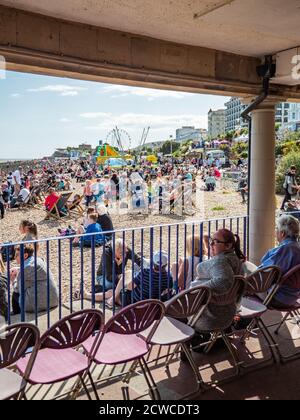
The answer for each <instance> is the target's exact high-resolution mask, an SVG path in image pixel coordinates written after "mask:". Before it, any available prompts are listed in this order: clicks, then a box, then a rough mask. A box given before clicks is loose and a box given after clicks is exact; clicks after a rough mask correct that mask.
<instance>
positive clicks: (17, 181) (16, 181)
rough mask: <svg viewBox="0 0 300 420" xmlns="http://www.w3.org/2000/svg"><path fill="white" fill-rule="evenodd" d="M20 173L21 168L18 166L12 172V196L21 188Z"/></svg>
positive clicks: (17, 193) (16, 194) (16, 195)
mask: <svg viewBox="0 0 300 420" xmlns="http://www.w3.org/2000/svg"><path fill="white" fill-rule="evenodd" d="M21 174H22V168H21V167H19V169H17V170H16V171H15V172H13V174H12V185H13V186H14V196H15V197H18V195H19V193H20V190H21V184H22V182H21Z"/></svg>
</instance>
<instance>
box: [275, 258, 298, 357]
mask: <svg viewBox="0 0 300 420" xmlns="http://www.w3.org/2000/svg"><path fill="white" fill-rule="evenodd" d="M283 285H285V286H289V287H291V288H292V289H295V290H299V294H300V265H298V266H297V267H294V268H293V269H292V270H290V271H289V272H288V273H287V274H285V275H284V276H283V277H282V278H281V280H280V282H279V283H278V286H277V287H276V288H275V289H274V291H273V293H272V296H271V299H270V300H269V302H268V309H269V310H272V311H277V312H281V313H282V312H283V313H285V316H284V317H283V319H282V321H281V323H280V325H279V326H278V328H277V329H276V330H275V331H274V333H275V334H276V335H278V334H279V331H280V329H281V327H282V325H283V324H284V323H285V322H286V321H287V319H288V318H289V316H291V317H292V318H293V319H294V320H295V321H296V324H297V325H296V327H295V328H294V330H293V332H292V338H293V339H294V340H296V339H299V338H300V319H299V313H298V312H299V310H300V298H299V299H298V301H297V302H296V304H295V305H294V306H286V307H285V306H284V305H280V307H279V306H278V307H276V305H275V304H274V302H272V298H273V297H274V296H275V295H276V293H277V292H278V290H279V289H280V287H282V286H283ZM272 339H273V343H274V346H275V348H276V350H277V353H278V356H279V359H280V362H281V363H284V362H288V361H291V360H294V359H297V358H298V357H299V356H300V352H297V353H295V354H293V355H283V354H282V352H281V351H280V348H279V345H278V343H277V342H276V340H275V339H274V338H273V336H272Z"/></svg>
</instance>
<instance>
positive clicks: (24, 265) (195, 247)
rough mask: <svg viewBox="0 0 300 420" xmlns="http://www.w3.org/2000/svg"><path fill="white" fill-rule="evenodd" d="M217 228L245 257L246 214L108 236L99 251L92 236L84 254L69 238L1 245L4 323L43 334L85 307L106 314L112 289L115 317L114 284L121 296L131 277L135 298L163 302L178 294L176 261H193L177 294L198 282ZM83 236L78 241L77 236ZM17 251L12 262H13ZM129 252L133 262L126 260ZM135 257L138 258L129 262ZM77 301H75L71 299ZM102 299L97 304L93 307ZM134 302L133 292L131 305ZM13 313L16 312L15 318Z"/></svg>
mask: <svg viewBox="0 0 300 420" xmlns="http://www.w3.org/2000/svg"><path fill="white" fill-rule="evenodd" d="M220 228H227V229H230V230H231V231H232V232H233V233H235V234H239V236H240V238H241V244H242V250H243V251H244V253H245V254H246V253H247V246H248V232H247V217H245V216H241V217H234V218H224V219H213V220H205V221H199V222H197V221H191V222H186V223H175V224H172V225H169V224H168V225H159V226H146V227H139V228H128V229H123V230H116V231H114V232H106V233H105V234H106V236H109V237H110V239H109V240H108V239H107V238H106V241H103V243H102V244H100V245H98V246H97V243H96V237H95V235H91V243H90V247H89V248H85V247H84V246H83V242H82V241H81V242H79V245H77V246H75V245H74V239H75V236H69V237H55V238H48V239H42V240H39V241H31V242H26V243H9V244H0V246H1V247H2V256H3V259H4V265H5V271H6V273H5V274H4V275H5V276H6V278H7V284H8V290H7V296H8V311H7V312H8V313H7V322H8V323H9V324H10V323H15V322H20V321H21V322H28V321H29V322H34V323H35V324H36V325H40V324H41V323H44V326H45V328H48V327H49V326H51V325H52V324H53V323H54V322H56V321H57V320H59V319H61V318H62V317H63V316H65V315H67V314H68V313H70V312H73V311H76V310H81V309H84V308H88V307H92V308H95V307H96V308H97V307H98V308H100V309H102V310H103V312H104V314H105V313H107V304H106V299H105V298H106V297H107V295H106V294H105V290H106V289H108V290H109V289H111V290H113V291H114V292H113V294H112V311H113V313H114V312H115V311H116V310H117V302H116V301H117V298H118V296H117V291H116V288H117V285H118V283H119V288H121V289H122V290H123V291H125V290H127V289H133V288H134V285H135V283H136V277H137V276H139V280H140V282H139V289H138V290H139V294H140V295H139V296H140V298H162V295H164V298H169V297H170V295H171V294H172V289H173V290H174V293H175V292H178V289H179V283H178V280H179V274H180V273H179V266H180V261H181V260H187V259H188V258H189V261H190V263H191V267H189V270H188V268H187V264H183V267H184V268H183V287H181V288H185V287H187V285H188V283H189V282H190V280H191V279H194V278H195V277H196V273H195V269H196V265H197V263H198V261H199V262H201V261H202V260H203V257H204V242H203V239H204V237H205V235H208V236H211V235H212V234H213V233H214V232H215V231H216V230H218V229H220ZM86 236H87V235H79V236H77V238H78V237H79V239H80V238H86ZM28 246H29V248H33V250H32V251H33V256H32V257H28ZM29 251H30V249H29ZM126 251H128V252H126ZM162 251H164V252H165V255H166V256H167V260H168V261H167V264H166V266H165V269H163V268H162V260H161V259H162V258H163V255H162ZM16 252H17V254H18V255H17V258H16V259H17V261H15V260H13V257H14V254H15V253H16ZM130 252H131V255H132V259H131V260H130V259H128V257H130ZM157 252H160V257H159V258H160V260H159V263H158V269H155V268H154V257H155V255H156V253H157ZM29 253H30V252H29ZM103 254H105V255H107V258H102V256H103ZM134 255H136V258H133V256H134ZM208 257H209V255H208ZM196 258H197V260H195V259H196ZM127 259H128V261H127ZM111 261H114V263H113V264H112V263H111ZM137 262H138V263H139V264H137ZM107 264H110V266H107ZM16 266H18V267H16ZM155 270H156V271H155ZM190 270H191V271H190ZM97 273H98V274H97ZM99 273H101V275H102V281H101V284H102V286H103V287H102V288H101V287H100V286H99V281H100V280H101V277H100V276H99ZM15 277H16V278H15ZM14 278H15V281H13V280H14ZM108 282H109V283H108ZM164 282H167V286H166V285H165V286H163V284H165V283H164ZM181 282H182V279H181ZM54 284H55V288H54V289H53V286H54ZM165 287H166V289H164V288H165ZM163 289H164V290H163ZM136 290H137V289H136ZM85 291H87V293H89V295H88V296H85V295H84V293H85ZM75 292H76V293H75ZM164 293H165V294H164ZM75 295H77V296H75ZM53 296H54V298H53ZM76 297H77V299H78V300H75V298H76ZM86 298H89V299H86ZM101 299H102V302H98V300H101ZM133 299H134V296H133V294H132V293H131V295H129V300H131V301H133ZM135 299H136V296H135ZM162 299H163V298H162ZM53 301H54V303H55V304H54V305H53ZM119 303H120V306H124V305H126V304H128V294H126V293H122V294H121V296H120V302H119ZM129 303H130V302H129ZM52 306H54V307H52ZM0 309H1V308H0ZM13 312H15V313H17V314H16V315H13V314H12V313H13ZM18 312H19V313H18ZM109 315H111V312H109Z"/></svg>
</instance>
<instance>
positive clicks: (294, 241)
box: [259, 215, 300, 307]
mask: <svg viewBox="0 0 300 420" xmlns="http://www.w3.org/2000/svg"><path fill="white" fill-rule="evenodd" d="M276 234H277V240H278V242H279V246H278V247H276V248H274V249H271V250H270V251H269V252H267V254H266V255H265V256H264V257H263V259H262V261H261V262H262V264H261V266H260V267H259V268H263V267H269V266H271V265H276V266H277V267H280V268H281V272H282V275H285V274H287V273H288V272H289V271H290V270H292V269H293V268H294V267H296V266H297V265H300V244H299V242H298V241H299V234H300V223H299V220H297V219H296V218H295V217H293V216H291V215H284V216H281V217H280V218H279V219H278V222H277V230H276ZM261 297H263V296H261ZM299 298H300V290H296V289H293V288H291V287H290V286H288V285H284V284H283V285H282V286H281V288H280V289H279V290H278V292H277V293H276V295H275V296H274V298H273V301H272V305H274V306H276V307H282V306H283V307H286V306H293V305H294V304H295V303H296V302H297V300H298V299H299Z"/></svg>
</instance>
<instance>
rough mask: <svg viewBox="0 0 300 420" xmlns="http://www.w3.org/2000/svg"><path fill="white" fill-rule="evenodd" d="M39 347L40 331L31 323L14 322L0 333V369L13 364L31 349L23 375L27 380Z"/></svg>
mask: <svg viewBox="0 0 300 420" xmlns="http://www.w3.org/2000/svg"><path fill="white" fill-rule="evenodd" d="M39 347H40V332H39V330H38V328H37V327H35V326H34V325H32V324H25V323H24V324H15V325H11V326H8V327H6V328H4V329H3V332H1V334H0V369H3V368H6V367H8V366H11V365H14V364H15V363H16V362H17V361H18V360H20V359H21V358H22V357H24V356H25V354H26V352H27V350H29V349H32V351H31V354H30V358H29V361H28V364H27V368H26V371H25V373H24V375H23V377H24V379H25V380H27V379H28V378H29V375H30V373H31V370H32V366H33V363H34V361H35V358H36V355H37V352H38V350H39Z"/></svg>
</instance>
